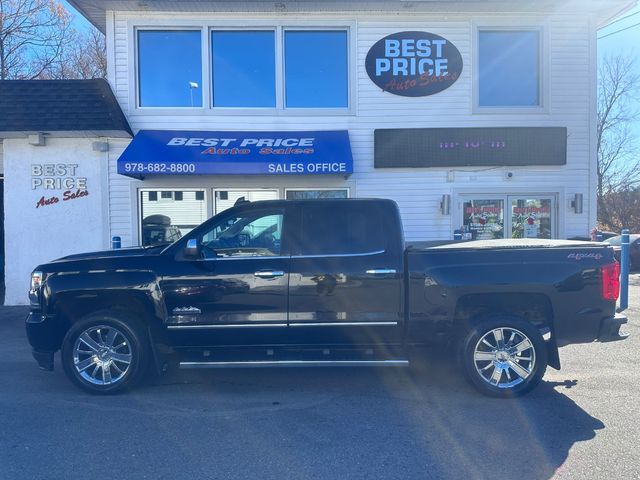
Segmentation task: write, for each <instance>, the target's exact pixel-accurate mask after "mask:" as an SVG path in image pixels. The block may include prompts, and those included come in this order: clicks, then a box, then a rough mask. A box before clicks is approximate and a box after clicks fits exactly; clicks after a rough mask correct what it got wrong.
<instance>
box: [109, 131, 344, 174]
mask: <svg viewBox="0 0 640 480" xmlns="http://www.w3.org/2000/svg"><path fill="white" fill-rule="evenodd" d="M118 173H120V174H122V175H127V176H129V177H134V178H143V177H146V176H148V175H318V174H323V175H327V174H339V175H348V174H351V173H353V157H352V155H351V145H350V143H349V132H347V131H346V130H336V131H318V132H197V131H196V132H193V131H182V130H180V131H178V130H140V132H138V134H137V135H136V136H135V137H134V138H133V140H132V141H131V143H130V144H129V146H128V147H127V148H126V149H125V151H124V152H123V153H122V155H121V156H120V158H119V159H118Z"/></svg>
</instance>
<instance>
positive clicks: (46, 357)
mask: <svg viewBox="0 0 640 480" xmlns="http://www.w3.org/2000/svg"><path fill="white" fill-rule="evenodd" d="M25 326H26V330H27V339H28V340H29V344H30V345H31V348H32V354H33V358H35V360H36V362H38V366H39V367H40V368H41V369H43V370H48V371H51V370H53V354H54V353H55V352H56V350H59V349H60V341H61V338H60V335H61V332H60V329H59V328H57V327H58V326H57V321H56V317H55V315H43V314H41V313H36V312H31V313H29V315H28V316H27V319H26V322H25Z"/></svg>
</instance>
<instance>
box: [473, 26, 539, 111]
mask: <svg viewBox="0 0 640 480" xmlns="http://www.w3.org/2000/svg"><path fill="white" fill-rule="evenodd" d="M478 37H479V42H478V44H479V45H478V82H479V85H478V87H479V88H478V95H479V98H478V104H479V106H480V107H532V106H539V105H540V32H539V31H538V30H524V31H509V30H495V31H493V30H482V31H480V32H479V34H478Z"/></svg>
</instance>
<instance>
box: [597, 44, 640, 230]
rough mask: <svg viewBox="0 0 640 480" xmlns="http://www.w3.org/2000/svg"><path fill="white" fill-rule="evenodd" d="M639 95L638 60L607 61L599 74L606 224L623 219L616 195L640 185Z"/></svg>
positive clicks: (601, 208) (601, 210) (601, 197)
mask: <svg viewBox="0 0 640 480" xmlns="http://www.w3.org/2000/svg"><path fill="white" fill-rule="evenodd" d="M639 92H640V75H639V74H638V73H637V71H636V63H635V60H634V57H633V56H624V55H617V56H610V57H606V58H605V59H604V61H603V62H602V63H601V65H600V68H599V72H598V125H597V143H598V192H597V193H598V218H599V220H600V222H601V223H603V224H606V223H608V222H607V220H608V219H610V218H612V217H613V216H616V217H619V215H617V214H616V212H614V210H615V206H616V205H617V204H618V202H611V199H612V198H613V196H612V195H611V194H612V192H619V191H630V190H633V189H634V187H636V186H638V185H639V184H640V155H639V154H638V151H637V148H636V144H635V141H636V139H635V137H634V135H633V130H632V124H633V122H634V121H635V120H637V119H638V117H639V115H640V111H639V109H638V105H637V103H638V99H639ZM607 200H608V201H607Z"/></svg>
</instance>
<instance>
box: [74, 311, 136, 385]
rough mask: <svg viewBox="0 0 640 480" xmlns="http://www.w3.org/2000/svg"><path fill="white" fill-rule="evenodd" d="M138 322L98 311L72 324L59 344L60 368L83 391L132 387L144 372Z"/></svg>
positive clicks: (125, 316) (116, 314) (113, 313)
mask: <svg viewBox="0 0 640 480" xmlns="http://www.w3.org/2000/svg"><path fill="white" fill-rule="evenodd" d="M142 331H143V329H142V328H140V327H139V326H138V322H137V321H136V320H135V319H133V318H129V317H127V315H126V314H124V313H121V312H111V311H105V312H98V313H94V314H91V315H89V316H87V317H84V318H83V319H81V320H79V321H78V322H76V323H75V324H74V325H73V326H72V327H71V329H69V331H68V332H67V335H66V336H65V338H64V341H63V344H62V366H63V368H64V371H65V373H66V374H67V376H68V377H69V379H70V380H71V381H72V382H73V383H75V384H76V385H78V386H79V387H80V388H82V389H83V390H86V391H88V392H90V393H96V394H111V393H117V392H120V391H122V390H124V389H126V388H129V387H132V386H134V385H135V384H136V383H137V382H138V381H139V379H140V377H141V375H142V374H143V372H144V371H145V365H146V363H147V359H148V348H147V343H148V342H147V341H146V339H145V337H144V334H143V333H141V332H142Z"/></svg>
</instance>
